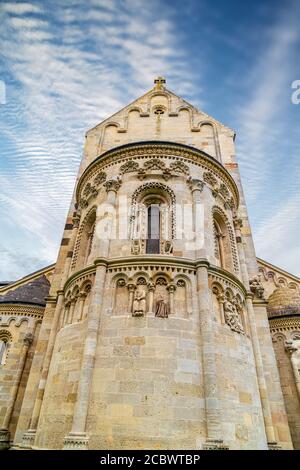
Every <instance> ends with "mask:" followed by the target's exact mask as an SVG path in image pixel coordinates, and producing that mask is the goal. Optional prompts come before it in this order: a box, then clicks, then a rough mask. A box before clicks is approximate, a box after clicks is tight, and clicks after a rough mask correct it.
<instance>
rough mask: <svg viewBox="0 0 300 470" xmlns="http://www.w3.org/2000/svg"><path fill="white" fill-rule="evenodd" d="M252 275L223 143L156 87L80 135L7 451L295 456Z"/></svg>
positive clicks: (218, 132) (229, 153) (295, 383)
mask: <svg viewBox="0 0 300 470" xmlns="http://www.w3.org/2000/svg"><path fill="white" fill-rule="evenodd" d="M262 263H263V262H261V261H260V260H258V261H257V259H256V256H255V251H254V247H253V241H252V236H251V229H250V226H249V220H248V216H247V210H246V205H245V201H244V196H243V191H242V185H241V180H240V176H239V171H238V165H237V163H236V160H235V153H234V132H233V131H232V130H230V129H229V128H227V127H225V126H224V125H222V124H221V123H219V122H217V121H216V120H214V119H212V118H211V117H209V116H207V115H206V114H204V113H203V112H201V111H198V110H197V109H195V108H194V107H193V106H191V105H190V104H189V103H187V102H185V101H184V100H182V99H181V98H179V97H178V96H176V95H174V94H173V93H172V92H170V91H169V90H167V89H166V87H165V81H164V79H162V78H158V79H156V80H155V86H154V88H153V89H152V90H150V92H148V93H146V94H145V95H144V96H143V97H141V98H139V99H138V100H136V101H135V102H134V103H132V104H131V105H129V106H127V107H126V108H124V109H123V110H121V111H120V112H119V113H116V114H115V115H114V116H112V117H111V118H109V119H107V120H106V121H104V122H103V123H101V124H99V125H98V126H96V127H95V128H93V129H91V130H90V131H88V132H87V134H86V143H85V148H84V156H83V160H82V164H81V166H80V170H79V175H78V179H77V183H76V190H75V193H74V197H73V200H72V203H71V207H70V210H69V214H68V217H67V221H66V225H65V231H64V234H63V238H62V242H61V247H60V251H59V255H58V259H57V262H56V265H55V270H54V274H53V277H52V280H51V287H50V292H49V295H48V297H47V304H46V308H45V311H44V313H43V318H42V322H41V326H40V331H39V332H38V333H32V334H33V337H32V339H33V340H34V341H35V342H36V346H35V353H34V354H33V355H32V360H31V362H30V366H28V374H27V375H26V380H25V378H24V390H23V392H22V399H20V402H19V404H18V406H15V405H14V406H13V413H12V415H11V416H12V418H11V419H10V420H8V419H7V417H6V418H5V416H7V411H6V406H5V403H6V404H7V407H9V406H10V405H9V401H10V399H9V395H10V393H11V390H12V389H13V387H14V385H13V384H10V386H7V387H6V388H5V387H3V388H2V389H1V393H2V390H3V403H4V406H3V413H4V418H3V425H2V435H1V436H2V441H3V442H7V441H8V438H7V434H5V433H7V431H8V427H9V426H11V427H12V426H14V430H13V432H12V433H11V437H10V441H11V442H12V447H13V448H30V449H201V448H203V449H211V448H221V449H225V448H229V449H268V448H270V449H274V448H275V449H276V448H283V449H291V448H293V447H296V448H297V446H299V439H298V437H297V436H298V434H297V433H299V429H298V431H297V429H296V428H297V425H298V426H299V396H297V398H295V395H294V394H293V390H294V389H295V390H298V388H299V377H298V376H297V367H298V365H297V364H298V349H297V348H298V343H297V341H298V336H297V335H295V334H294V333H293V335H292V336H289V337H288V338H287V341H286V346H285V348H286V349H285V351H287V350H288V351H289V354H291V355H292V357H293V358H294V359H293V360H291V361H290V366H289V367H290V372H291V373H289V375H288V374H287V373H286V368H284V371H285V372H283V373H282V371H281V367H280V363H279V365H278V363H277V362H278V360H279V362H280V357H281V356H280V354H282V351H281V352H278V351H277V349H276V346H275V349H274V347H273V344H272V336H271V333H270V328H269V319H268V313H267V307H268V302H267V301H266V299H265V293H266V290H267V289H266V287H265V285H264V284H266V282H267V281H266V279H265V281H263V280H262V279H261V278H262V275H263V272H262V271H261V270H264V269H266V267H265V266H264V265H263V264H262ZM286 274H287V273H286ZM287 276H289V275H288V274H287ZM268 279H269V278H268V277H267V280H268ZM292 284H293V285H294V284H295V285H296V289H298V288H299V285H300V280H299V279H298V278H295V277H294V279H293V281H292ZM290 287H291V286H288V284H287V285H286V288H287V289H289V288H290ZM274 289H275V287H274V288H273V289H270V294H271V293H272V292H273V291H274ZM0 294H1V291H0ZM296 303H297V300H296ZM283 313H284V314H285V313H286V314H287V315H291V310H290V309H284V308H283ZM299 318H300V316H299ZM270 321H271V328H273V326H272V321H273V319H271V320H270ZM5 331H6V334H10V327H8V328H6V329H5ZM27 333H28V332H27ZM0 334H1V331H0ZM3 334H4V333H3ZM25 342H26V340H25ZM27 342H28V341H27ZM295 348H296V349H295ZM23 350H24V348H23ZM274 350H275V353H276V355H277V362H276V356H275V353H274ZM291 351H292V353H291ZM22 354H23V353H22V352H21V351H18V352H17V353H16V359H18V358H20V357H21V358H22V357H23V356H22ZM284 354H286V353H284ZM23 355H24V354H23ZM288 357H290V356H288ZM286 359H287V358H286V357H285V360H286ZM7 366H8V362H7V364H5V365H3V367H2V370H3V371H4V374H6V372H5V368H7ZM9 367H10V368H13V362H11V365H10V366H9ZM17 368H18V367H17ZM9 370H10V369H9ZM298 375H299V371H298ZM289 387H291V388H289ZM298 391H299V390H298ZM1 396H2V395H1ZM297 400H298V401H297ZM297 413H298V414H297ZM18 417H19V419H18ZM8 421H10V422H8ZM297 423H298V424H297ZM291 433H292V437H291ZM1 436H0V438H1Z"/></svg>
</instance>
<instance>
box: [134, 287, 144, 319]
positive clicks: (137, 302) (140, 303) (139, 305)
mask: <svg viewBox="0 0 300 470" xmlns="http://www.w3.org/2000/svg"><path fill="white" fill-rule="evenodd" d="M145 311H146V291H145V289H144V286H143V285H139V286H138V287H137V289H136V291H135V294H134V300H133V307H132V315H133V316H134V317H142V316H143V315H144V314H145Z"/></svg>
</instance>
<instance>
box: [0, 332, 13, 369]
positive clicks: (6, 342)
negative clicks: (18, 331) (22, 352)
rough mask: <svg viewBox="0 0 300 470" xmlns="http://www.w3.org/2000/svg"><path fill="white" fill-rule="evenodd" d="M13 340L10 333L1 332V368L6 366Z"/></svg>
mask: <svg viewBox="0 0 300 470" xmlns="http://www.w3.org/2000/svg"><path fill="white" fill-rule="evenodd" d="M11 340H12V338H11V335H10V333H9V332H8V331H0V366H3V365H5V364H6V358H7V353H8V350H9V347H10V343H11Z"/></svg>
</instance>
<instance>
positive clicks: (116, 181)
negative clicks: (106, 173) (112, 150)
mask: <svg viewBox="0 0 300 470" xmlns="http://www.w3.org/2000/svg"><path fill="white" fill-rule="evenodd" d="M121 184H122V178H121V177H120V176H117V177H116V178H112V179H110V180H108V181H106V183H104V186H105V189H106V191H107V192H109V191H114V192H115V193H117V192H118V191H119V189H120V187H121Z"/></svg>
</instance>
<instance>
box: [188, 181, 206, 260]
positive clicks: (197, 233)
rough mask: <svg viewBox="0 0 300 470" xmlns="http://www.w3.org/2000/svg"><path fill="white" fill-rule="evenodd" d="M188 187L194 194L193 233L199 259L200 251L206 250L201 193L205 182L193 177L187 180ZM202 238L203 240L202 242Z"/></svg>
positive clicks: (195, 249)
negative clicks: (201, 211)
mask: <svg viewBox="0 0 300 470" xmlns="http://www.w3.org/2000/svg"><path fill="white" fill-rule="evenodd" d="M187 183H188V186H189V188H190V190H191V192H192V196H193V232H194V251H195V253H196V258H197V257H198V254H199V251H200V250H201V249H203V248H204V246H203V240H204V238H203V237H204V226H203V225H202V224H201V219H200V217H201V213H200V208H201V204H202V203H201V193H202V191H203V188H204V182H203V181H201V180H199V179H196V178H192V177H191V176H190V177H189V178H188V179H187ZM202 232H203V233H202ZM201 238H202V240H201Z"/></svg>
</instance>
